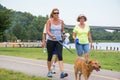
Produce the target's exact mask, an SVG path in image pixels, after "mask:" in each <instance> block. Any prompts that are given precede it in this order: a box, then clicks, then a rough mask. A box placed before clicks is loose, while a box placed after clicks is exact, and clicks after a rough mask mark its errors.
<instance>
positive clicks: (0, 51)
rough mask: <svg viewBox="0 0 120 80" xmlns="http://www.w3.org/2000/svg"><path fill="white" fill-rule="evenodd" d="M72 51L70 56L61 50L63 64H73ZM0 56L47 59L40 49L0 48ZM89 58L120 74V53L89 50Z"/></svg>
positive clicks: (73, 55) (73, 56)
mask: <svg viewBox="0 0 120 80" xmlns="http://www.w3.org/2000/svg"><path fill="white" fill-rule="evenodd" d="M72 51H73V52H74V54H71V53H70V52H69V51H67V50H66V49H64V50H63V58H64V62H65V63H69V64H73V63H74V61H75V59H76V57H77V55H76V51H75V49H72ZM0 55H10V56H18V57H25V58H33V59H42V60H46V59H47V53H43V50H42V48H0ZM90 58H92V59H98V61H99V62H100V64H101V66H102V69H107V70H113V71H119V72H120V52H110V51H108V52H107V51H92V50H91V52H90Z"/></svg>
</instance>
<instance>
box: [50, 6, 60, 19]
mask: <svg viewBox="0 0 120 80" xmlns="http://www.w3.org/2000/svg"><path fill="white" fill-rule="evenodd" d="M54 11H59V9H57V8H54V9H53V10H52V12H51V14H50V18H53V13H54Z"/></svg>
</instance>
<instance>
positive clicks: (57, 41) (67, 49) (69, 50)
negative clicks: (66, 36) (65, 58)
mask: <svg viewBox="0 0 120 80" xmlns="http://www.w3.org/2000/svg"><path fill="white" fill-rule="evenodd" d="M57 42H58V43H59V44H61V45H62V46H63V47H65V48H66V49H67V50H68V51H69V52H70V53H72V54H73V52H72V51H71V50H70V49H69V48H68V47H66V46H65V45H64V44H63V43H61V42H60V41H58V40H57Z"/></svg>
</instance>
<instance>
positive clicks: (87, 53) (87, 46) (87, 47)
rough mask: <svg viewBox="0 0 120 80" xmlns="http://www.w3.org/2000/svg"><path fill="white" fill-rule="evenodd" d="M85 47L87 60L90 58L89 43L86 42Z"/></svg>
mask: <svg viewBox="0 0 120 80" xmlns="http://www.w3.org/2000/svg"><path fill="white" fill-rule="evenodd" d="M83 48H84V53H85V58H86V60H88V59H89V44H84V46H83Z"/></svg>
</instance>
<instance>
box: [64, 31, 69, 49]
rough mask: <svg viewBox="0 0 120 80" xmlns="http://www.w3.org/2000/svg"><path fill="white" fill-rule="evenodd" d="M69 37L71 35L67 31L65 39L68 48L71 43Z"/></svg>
mask: <svg viewBox="0 0 120 80" xmlns="http://www.w3.org/2000/svg"><path fill="white" fill-rule="evenodd" d="M69 37H70V34H69V33H65V40H64V42H63V43H64V45H65V46H66V47H67V48H70V46H69V44H70V40H69Z"/></svg>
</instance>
